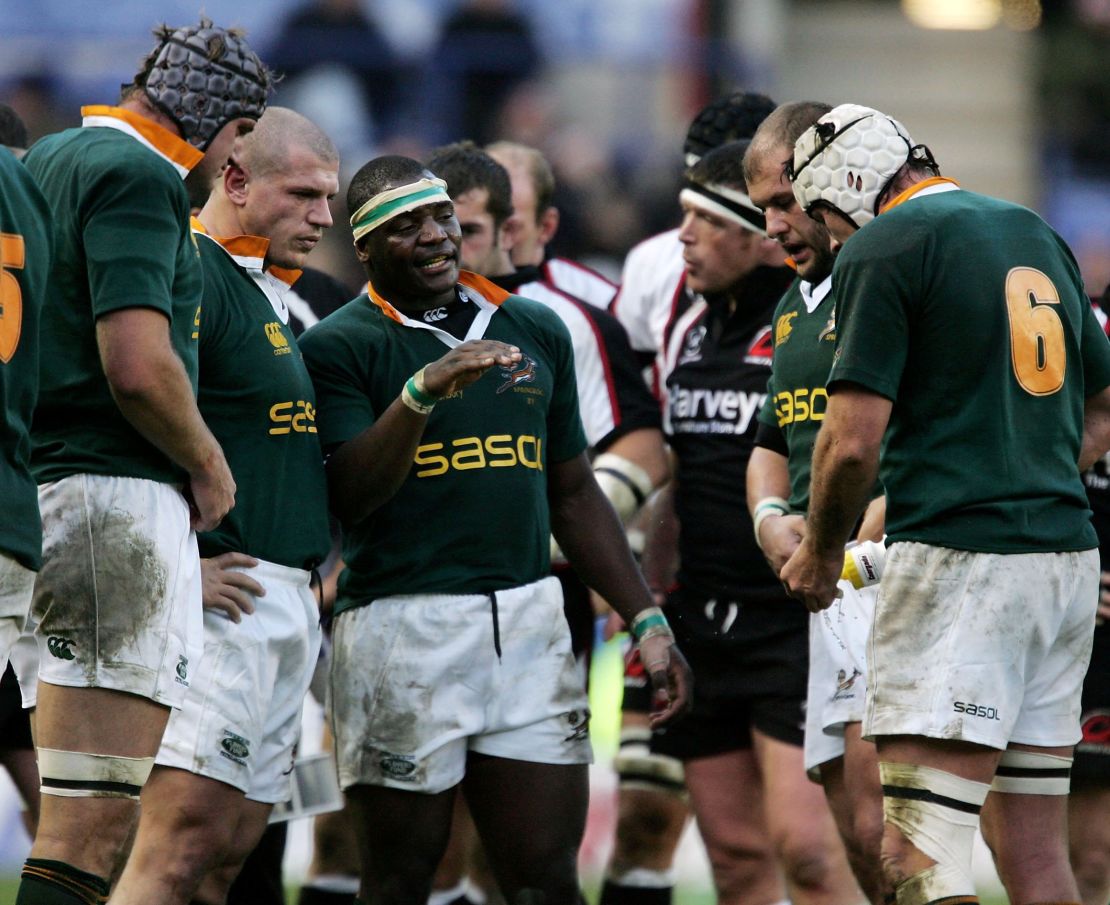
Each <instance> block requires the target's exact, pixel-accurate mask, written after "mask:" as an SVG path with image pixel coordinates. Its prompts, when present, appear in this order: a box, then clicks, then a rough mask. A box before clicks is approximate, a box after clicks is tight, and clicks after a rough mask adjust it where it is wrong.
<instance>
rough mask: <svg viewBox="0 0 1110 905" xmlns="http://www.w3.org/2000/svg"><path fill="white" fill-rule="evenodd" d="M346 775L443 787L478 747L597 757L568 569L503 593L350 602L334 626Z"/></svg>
mask: <svg viewBox="0 0 1110 905" xmlns="http://www.w3.org/2000/svg"><path fill="white" fill-rule="evenodd" d="M332 642H333V648H332V664H331V676H330V707H331V717H332V727H333V731H334V733H335V741H336V751H337V759H338V761H339V784H340V786H342V787H343V788H344V789H346V788H349V787H350V786H354V785H378V786H388V787H391V788H397V789H408V790H411V791H417V792H427V793H436V792H442V791H444V790H446V789H449V788H451V787H452V786H455V785H457V784H458V783H459V782H460V781H461V780H462V778H463V774H464V773H465V771H466V757H467V752H468V751H475V752H478V753H481V754H486V755H490V756H493V757H504V758H509V759H512V760H523V761H530V762H534V763H548V764H586V763H590V762H591V760H592V753H591V749H590V739H589V707H588V703H587V700H586V693H585V689H584V687H583V685H582V681H581V676H580V673H579V671H578V668H577V665H576V664H575V661H574V655H573V654H572V653H571V649H570V631H569V629H568V628H567V621H566V618H565V616H564V615H563V604H562V591H561V589H560V587H559V581H558V579H556V578H551V577H549V578H544V579H542V580H541V581H538V582H535V583H533V584H529V585H524V586H522V587H519V588H510V589H508V590H504V591H497V592H496V593H495V594H466V595H454V594H428V595H417V594H412V595H408V594H406V595H400V596H396V597H385V598H381V599H378V600H375V601H373V603H371V604H369V605H368V606H362V607H357V608H355V609H351V610H346V611H344V612H343V613H340V615H339V616H338V617H337V618H336V620H335V628H334V631H333V634H332Z"/></svg>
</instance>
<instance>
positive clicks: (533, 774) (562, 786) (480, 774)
mask: <svg viewBox="0 0 1110 905" xmlns="http://www.w3.org/2000/svg"><path fill="white" fill-rule="evenodd" d="M463 790H464V793H465V795H466V801H467V804H468V806H469V807H470V812H471V814H472V815H473V817H474V823H475V825H476V826H477V828H478V835H479V837H480V838H481V840H482V845H483V849H484V850H485V853H486V857H487V858H488V860H489V866H490V869H491V870H492V871H493V875H494V877H495V878H496V879H497V884H498V886H499V887H500V889H501V891H502V892H503V893H504V895H505V898H506V900H507V901H510V902H517V901H543V902H550V903H552V905H561V903H566V905H570V903H574V902H577V901H578V896H579V892H578V864H577V861H578V848H579V846H580V845H581V842H582V836H583V834H584V833H585V829H586V808H587V805H588V802H589V778H588V767H587V765H586V764H566V763H563V764H541V763H531V762H528V761H523V760H511V759H507V758H500V757H489V756H486V755H481V754H476V753H474V752H471V755H470V757H469V759H468V761H467V771H466V779H465V780H463Z"/></svg>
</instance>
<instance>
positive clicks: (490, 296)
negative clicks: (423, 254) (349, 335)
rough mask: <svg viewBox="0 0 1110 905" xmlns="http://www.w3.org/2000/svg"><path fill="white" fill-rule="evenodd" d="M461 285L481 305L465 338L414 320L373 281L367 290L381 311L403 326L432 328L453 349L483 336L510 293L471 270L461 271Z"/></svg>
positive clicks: (471, 298) (472, 299)
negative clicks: (399, 309)
mask: <svg viewBox="0 0 1110 905" xmlns="http://www.w3.org/2000/svg"><path fill="white" fill-rule="evenodd" d="M459 285H460V286H462V287H465V288H466V290H468V291H467V292H466V294H467V295H468V296H469V297H470V300H471V301H472V302H474V303H475V304H476V305H477V306H478V315H477V317H475V318H474V322H473V323H472V324H471V325H470V329H469V330H468V331H467V333H466V336H465V337H463V338H462V339H459V338H458V337H456V336H452V335H451V334H450V333H448V332H447V331H446V330H441V329H440V328H439V327H436V326H435V325H434V324H428V323H425V322H424V321H418V320H414V319H413V318H411V317H409V316H408V315H406V314H404V313H403V312H401V311H398V310H397V309H396V308H395V307H393V305H391V304H390V303H389V302H388V301H387V300H386V299H385V297H384V296H382V295H381V294H380V293H379V292H378V291H377V290H376V289H375V288H374V284H373V283H367V284H366V294H367V296H369V298H370V303H371V304H373V305H376V306H377V307H378V308H379V309H380V310H381V312H382V314H384V315H385V316H386V317H388V318H389V319H390V320H391V321H395V322H396V323H398V324H400V325H401V326H402V327H412V328H414V329H417V330H430V331H431V332H432V333H433V334H434V335H435V336H436V337H437V338H438V339H439V340H440V341H441V342H442V343H444V344H445V345H447V346H450V347H451V348H452V349H453V348H455V347H456V346H459V345H462V343H464V342H466V341H467V340H471V339H481V338H482V337H483V336H484V335H485V332H486V327H488V326H489V322H490V319H491V318H492V317H493V314H494V312H495V311H496V310H497V309H498V308H500V307H501V305H502V304H503V303H504V301H505V299H507V298H508V297H509V295H510V293H508V292H506V291H505V290H504V289H502V288H501V287H500V286H496V285H494V284H493V283H491V282H490V281H489V280H487V279H486V278H485V277H482V276H478V274H476V273H471V272H470V271H469V270H460V271H459Z"/></svg>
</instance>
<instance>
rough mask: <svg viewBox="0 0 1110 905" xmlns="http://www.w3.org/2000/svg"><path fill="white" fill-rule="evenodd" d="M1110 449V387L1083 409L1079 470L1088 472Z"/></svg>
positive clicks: (1096, 394)
mask: <svg viewBox="0 0 1110 905" xmlns="http://www.w3.org/2000/svg"><path fill="white" fill-rule="evenodd" d="M1107 449H1110V387H1106V388H1105V389H1104V390H1102V392H1100V393H1095V395H1094V396H1090V397H1089V398H1088V399H1087V401H1086V403H1085V404H1084V408H1083V447H1082V449H1081V450H1080V453H1079V470H1080V471H1086V470H1087V469H1088V468H1090V467H1091V466H1092V465H1094V464H1095V462H1097V461H1098V459H1099V457H1100V456H1102V455H1105V453H1106V450H1107Z"/></svg>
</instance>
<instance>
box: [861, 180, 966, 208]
mask: <svg viewBox="0 0 1110 905" xmlns="http://www.w3.org/2000/svg"><path fill="white" fill-rule="evenodd" d="M945 183H948V184H949V185H954V186H957V187H958V186H959V183H958V182H957V181H956V180H955V179H949V178H948V177H947V176H930V177H929V178H928V179H923V180H922V181H921V182H915V183H914V184H913V185H911V186H910V187H909V188H908V189H906V190H905V191H904V192H901V193H900V194H898V195H896V196H895V197H894V198H891V199H890V201H888V202H887V203H886V204H884V205H883V206H882V207H880V208H879V213H880V214H885V213H886V212H887V211H888V210H890V209H891V208H892V207H897V206H898V205H899V204H903V203H904V202H906V201H909V200H910V198H912V197H913V196H914V195H916V194H917V193H918V192H920V191H921V190H922V189H927V188H929V187H930V186H934V185H944V184H945Z"/></svg>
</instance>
